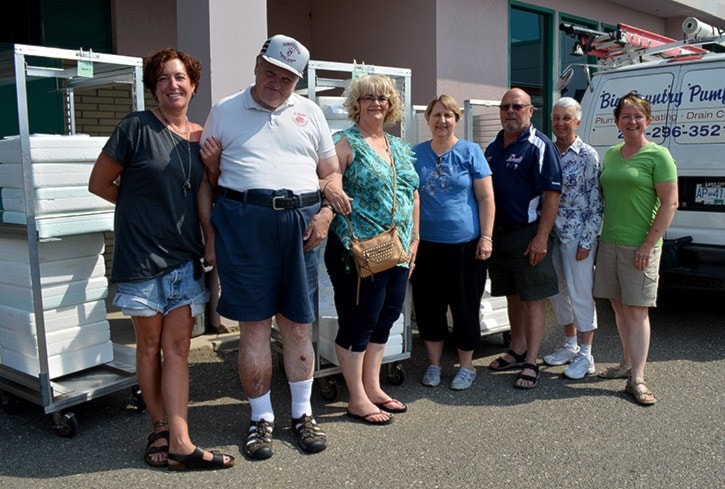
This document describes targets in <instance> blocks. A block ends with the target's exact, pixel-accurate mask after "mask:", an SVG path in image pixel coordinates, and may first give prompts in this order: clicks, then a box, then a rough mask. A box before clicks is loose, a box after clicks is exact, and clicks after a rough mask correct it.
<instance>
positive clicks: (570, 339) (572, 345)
mask: <svg viewBox="0 0 725 489" xmlns="http://www.w3.org/2000/svg"><path fill="white" fill-rule="evenodd" d="M564 346H565V347H567V348H568V349H570V350H572V351H574V350H576V347H577V342H576V336H564Z"/></svg>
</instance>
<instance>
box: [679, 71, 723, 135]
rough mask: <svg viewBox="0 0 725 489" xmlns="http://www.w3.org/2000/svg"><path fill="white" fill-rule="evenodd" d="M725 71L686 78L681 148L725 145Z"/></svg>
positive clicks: (681, 124) (683, 81)
mask: <svg viewBox="0 0 725 489" xmlns="http://www.w3.org/2000/svg"><path fill="white" fill-rule="evenodd" d="M723 80H725V68H707V69H706V68H704V67H703V69H698V70H690V71H688V72H687V73H685V74H684V76H683V77H682V92H683V97H682V105H680V108H679V117H678V121H677V122H678V125H679V126H680V128H681V129H680V131H677V132H676V133H673V136H675V139H676V140H677V142H678V143H680V144H713V143H725V124H724V123H723V121H725V82H724V81H723Z"/></svg>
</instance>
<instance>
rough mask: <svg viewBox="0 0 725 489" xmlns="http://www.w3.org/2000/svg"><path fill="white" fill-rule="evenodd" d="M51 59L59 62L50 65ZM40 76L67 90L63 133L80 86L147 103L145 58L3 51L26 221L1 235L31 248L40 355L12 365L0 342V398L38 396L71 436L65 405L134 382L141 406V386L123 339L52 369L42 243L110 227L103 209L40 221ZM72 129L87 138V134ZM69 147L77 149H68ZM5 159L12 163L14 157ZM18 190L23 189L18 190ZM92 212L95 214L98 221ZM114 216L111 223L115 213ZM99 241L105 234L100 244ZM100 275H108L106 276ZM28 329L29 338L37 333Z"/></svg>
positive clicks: (13, 406)
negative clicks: (93, 357) (93, 358)
mask: <svg viewBox="0 0 725 489" xmlns="http://www.w3.org/2000/svg"><path fill="white" fill-rule="evenodd" d="M49 61H50V62H52V63H54V64H56V65H58V67H48V66H47V63H48V62H49ZM33 63H38V64H37V65H34V64H33ZM43 65H45V66H43ZM39 79H54V80H55V83H56V89H57V90H58V91H61V92H62V93H63V94H64V101H65V103H64V105H65V107H64V108H65V112H66V120H65V125H66V134H67V135H74V134H75V132H76V127H75V122H76V121H75V114H74V112H75V110H74V108H75V102H74V90H75V89H81V88H83V89H86V88H97V87H108V86H112V85H116V84H124V85H130V86H131V98H132V100H131V106H132V110H141V109H143V107H144V99H143V86H142V82H141V80H142V60H141V59H140V58H134V57H126V56H117V55H110V54H99V53H93V52H92V51H83V50H78V51H75V50H66V49H56V48H47V47H38V46H29V45H22V44H16V45H14V47H13V50H12V51H10V52H7V53H4V54H3V55H2V57H0V84H3V85H11V84H14V85H15V89H16V95H17V106H18V111H17V112H18V123H19V136H18V139H19V148H20V162H19V163H20V165H15V166H19V167H20V169H21V171H20V172H19V173H20V174H21V175H22V182H21V183H22V198H23V199H24V215H25V222H24V223H7V222H3V223H0V239H3V240H5V241H4V242H6V243H9V245H8V246H11V247H13V248H22V247H26V248H27V250H24V252H25V251H26V252H27V255H26V256H27V257H28V260H29V270H30V278H29V284H30V288H31V289H32V305H31V306H30V307H29V308H28V309H26V310H25V311H23V313H24V314H28V317H30V318H32V319H31V325H30V326H28V328H32V322H33V321H34V323H35V324H34V329H33V331H34V333H35V335H34V336H35V338H36V341H37V357H38V358H37V365H33V366H32V367H33V368H32V369H31V370H32V371H33V372H37V374H35V373H28V372H30V370H28V371H22V370H18V369H17V368H15V367H11V366H8V365H7V363H6V362H4V361H3V360H4V358H5V357H6V355H8V350H7V349H3V348H2V346H0V404H1V405H2V407H3V408H4V409H5V411H7V412H8V413H13V412H16V411H18V408H19V406H20V400H25V401H30V402H32V403H35V404H38V405H40V406H41V407H42V408H43V410H44V412H45V414H49V415H50V416H51V418H52V421H53V427H54V428H55V429H56V430H57V432H58V433H59V434H60V435H61V436H65V437H72V436H73V435H75V433H76V432H77V429H78V421H77V419H76V417H75V416H74V414H73V413H72V412H70V411H64V410H65V409H67V408H69V407H71V406H74V405H77V404H80V403H82V402H85V401H89V400H91V399H95V398H98V397H100V396H104V395H107V394H110V393H113V392H117V391H119V390H121V389H127V388H129V389H130V390H131V393H132V395H133V397H134V400H135V401H136V405H137V407H139V408H143V399H142V398H141V396H140V391H139V390H138V387H137V386H136V376H135V349H134V348H130V347H127V346H124V345H120V344H116V343H113V344H112V361H108V362H104V363H101V364H97V365H92V366H90V367H89V368H83V369H80V370H77V371H73V372H71V373H68V374H64V373H61V374H60V375H59V376H57V377H55V378H54V376H53V375H51V373H50V370H51V368H50V366H49V356H48V352H49V350H48V349H49V344H48V342H47V339H46V336H47V335H46V333H47V331H46V313H47V312H48V311H49V308H44V301H47V298H45V297H44V294H43V290H42V287H43V285H42V284H41V263H40V261H41V260H40V256H39V254H40V252H39V248H41V246H51V247H52V246H55V245H56V244H57V243H59V242H63V240H67V239H79V240H80V239H85V236H86V235H85V233H86V232H94V233H95V232H102V231H106V230H109V229H99V224H98V213H96V214H94V213H89V214H87V215H81V216H76V217H78V220H77V221H75V222H76V224H78V223H81V227H83V223H88V226H89V227H90V228H91V229H90V231H86V230H81V231H80V232H78V226H77V225H76V226H75V230H73V231H72V232H67V233H66V232H64V230H63V227H62V226H60V227H58V226H56V227H53V228H52V230H51V231H48V229H46V228H45V227H44V226H45V225H46V223H47V222H50V221H46V220H43V224H42V225H40V226H39V225H38V222H39V220H38V219H37V217H38V216H36V202H35V200H36V199H35V195H36V194H35V190H36V185H35V183H36V182H35V178H36V177H35V175H34V169H33V166H32V163H33V162H32V161H31V135H30V124H29V115H28V84H29V83H31V82H33V81H35V80H39ZM34 137H35V136H34ZM58 137H67V136H65V135H63V136H58ZM72 137H81V138H82V137H83V136H72ZM87 139H92V138H87ZM71 151H73V150H72V149H71ZM96 154H97V153H96ZM55 164H57V163H55ZM1 166H5V167H9V166H11V165H0V167H1ZM84 183H85V182H84ZM16 190H17V191H18V192H20V190H18V189H16ZM88 195H90V194H88ZM111 215H112V211H111ZM94 219H96V220H95V221H94ZM110 222H111V223H112V219H111V220H110ZM94 223H95V224H94ZM94 226H95V229H94ZM45 243H50V244H45ZM54 243H55V244H54ZM102 246H103V245H102V240H101V248H102ZM101 253H102V251H101ZM1 259H3V257H2V256H0V260H1ZM102 273H103V272H101V274H102ZM81 278H82V277H81ZM103 279H104V280H105V278H103ZM74 280H75V278H74ZM74 283H75V282H74ZM81 283H83V281H81ZM104 283H105V284H106V289H105V291H104V292H103V295H102V296H101V301H98V302H95V303H94V304H103V310H102V311H101V314H102V315H103V319H104V320H105V319H106V318H105V303H104V302H103V300H102V299H103V298H105V295H106V294H107V282H104ZM84 292H85V291H83V290H81V291H80V295H84ZM86 295H87V294H86ZM64 297H65V296H64ZM8 300H10V299H8ZM51 307H53V306H51ZM6 320H7V318H0V327H2V326H4V325H5V321H6ZM106 324H107V323H106ZM109 328H110V326H109ZM104 334H105V332H104ZM30 337H31V338H32V336H30ZM110 341H111V340H110V339H108V340H107V341H106V342H104V343H103V346H104V347H106V349H107V350H109V351H110V347H109V344H108V342H110ZM64 354H65V352H64V351H61V352H60V353H59V354H58V356H59V357H63V355H64ZM54 358H55V357H54Z"/></svg>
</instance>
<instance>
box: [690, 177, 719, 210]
mask: <svg viewBox="0 0 725 489" xmlns="http://www.w3.org/2000/svg"><path fill="white" fill-rule="evenodd" d="M695 202H696V203H698V204H704V205H722V206H725V183H722V182H717V183H715V184H701V183H698V184H697V186H696V187H695Z"/></svg>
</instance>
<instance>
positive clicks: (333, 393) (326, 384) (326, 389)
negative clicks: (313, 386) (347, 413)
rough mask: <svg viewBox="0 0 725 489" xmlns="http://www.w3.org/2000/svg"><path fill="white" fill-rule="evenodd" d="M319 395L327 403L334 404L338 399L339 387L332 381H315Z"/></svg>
mask: <svg viewBox="0 0 725 489" xmlns="http://www.w3.org/2000/svg"><path fill="white" fill-rule="evenodd" d="M317 385H318V386H319V387H320V395H321V396H322V398H323V399H324V400H326V401H328V402H335V401H337V399H338V398H339V397H340V386H339V385H338V384H337V381H336V380H334V379H317Z"/></svg>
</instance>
